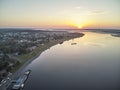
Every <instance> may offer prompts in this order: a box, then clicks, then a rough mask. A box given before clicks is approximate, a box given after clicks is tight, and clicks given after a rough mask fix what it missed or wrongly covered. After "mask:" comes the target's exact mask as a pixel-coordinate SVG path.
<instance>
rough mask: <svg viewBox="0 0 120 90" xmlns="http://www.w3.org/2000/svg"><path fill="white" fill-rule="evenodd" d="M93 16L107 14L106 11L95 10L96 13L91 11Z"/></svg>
mask: <svg viewBox="0 0 120 90" xmlns="http://www.w3.org/2000/svg"><path fill="white" fill-rule="evenodd" d="M91 13H92V14H104V13H106V12H105V11H103V10H94V11H91Z"/></svg>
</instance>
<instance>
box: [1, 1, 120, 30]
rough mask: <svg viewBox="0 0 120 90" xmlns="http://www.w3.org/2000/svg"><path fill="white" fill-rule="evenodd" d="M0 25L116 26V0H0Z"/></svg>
mask: <svg viewBox="0 0 120 90" xmlns="http://www.w3.org/2000/svg"><path fill="white" fill-rule="evenodd" d="M0 27H32V28H76V29H78V28H79V29H82V28H101V29H105V28H110V29H114V28H115V29H120V0H0Z"/></svg>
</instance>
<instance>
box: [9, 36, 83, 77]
mask: <svg viewBox="0 0 120 90" xmlns="http://www.w3.org/2000/svg"><path fill="white" fill-rule="evenodd" d="M82 36H84V34H83V35H81V36H76V37H67V38H63V39H58V40H53V41H50V42H48V43H46V44H44V47H42V48H41V47H37V48H41V50H40V51H39V50H38V51H39V52H38V53H37V54H36V55H35V56H33V57H32V58H30V59H28V60H25V61H24V62H23V64H22V65H21V66H20V67H19V69H18V70H16V71H15V72H14V73H13V74H12V77H11V79H16V78H18V77H19V76H20V75H21V74H22V72H23V71H24V69H25V68H26V67H27V66H28V65H29V64H30V63H31V62H32V61H33V60H35V59H36V58H37V57H39V56H40V55H41V54H42V53H43V52H44V51H46V50H47V49H49V48H51V47H53V46H55V45H57V44H60V43H62V42H64V41H68V40H71V39H75V38H79V37H82ZM37 48H36V49H37ZM33 52H34V50H33Z"/></svg>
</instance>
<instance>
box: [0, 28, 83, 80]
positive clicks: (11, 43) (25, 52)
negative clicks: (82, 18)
mask: <svg viewBox="0 0 120 90" xmlns="http://www.w3.org/2000/svg"><path fill="white" fill-rule="evenodd" d="M81 35H83V34H82V33H69V32H67V31H45V30H44V31H42V30H8V31H7V30H1V31H0V81H2V80H3V79H4V78H5V77H7V76H9V75H11V74H12V73H14V72H15V71H16V70H17V69H19V68H20V67H21V66H22V64H24V63H25V62H26V60H29V59H31V58H32V57H34V56H35V55H37V54H38V53H39V52H40V50H41V48H46V47H47V46H45V45H46V44H47V45H48V44H50V42H53V41H57V40H61V39H62V40H63V39H64V40H66V39H71V38H75V37H79V36H81ZM60 43H61V42H60Z"/></svg>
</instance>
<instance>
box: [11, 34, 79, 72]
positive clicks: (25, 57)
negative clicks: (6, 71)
mask: <svg viewBox="0 0 120 90" xmlns="http://www.w3.org/2000/svg"><path fill="white" fill-rule="evenodd" d="M77 37H78V36H76V37H64V38H63V39H57V40H52V41H49V42H46V43H44V45H40V46H38V47H36V49H34V50H33V51H32V52H30V53H28V54H24V55H21V56H19V57H18V58H20V59H21V60H22V62H21V63H20V64H18V65H17V66H16V67H14V68H13V69H12V72H15V71H17V70H18V69H19V68H20V67H21V66H23V64H25V63H26V62H28V61H29V60H31V61H32V60H34V59H35V58H37V57H38V56H39V55H40V54H41V53H42V52H43V51H45V50H46V49H48V48H50V47H51V46H54V45H56V44H58V43H61V42H64V41H67V40H70V39H73V38H77ZM79 37H81V36H79Z"/></svg>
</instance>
